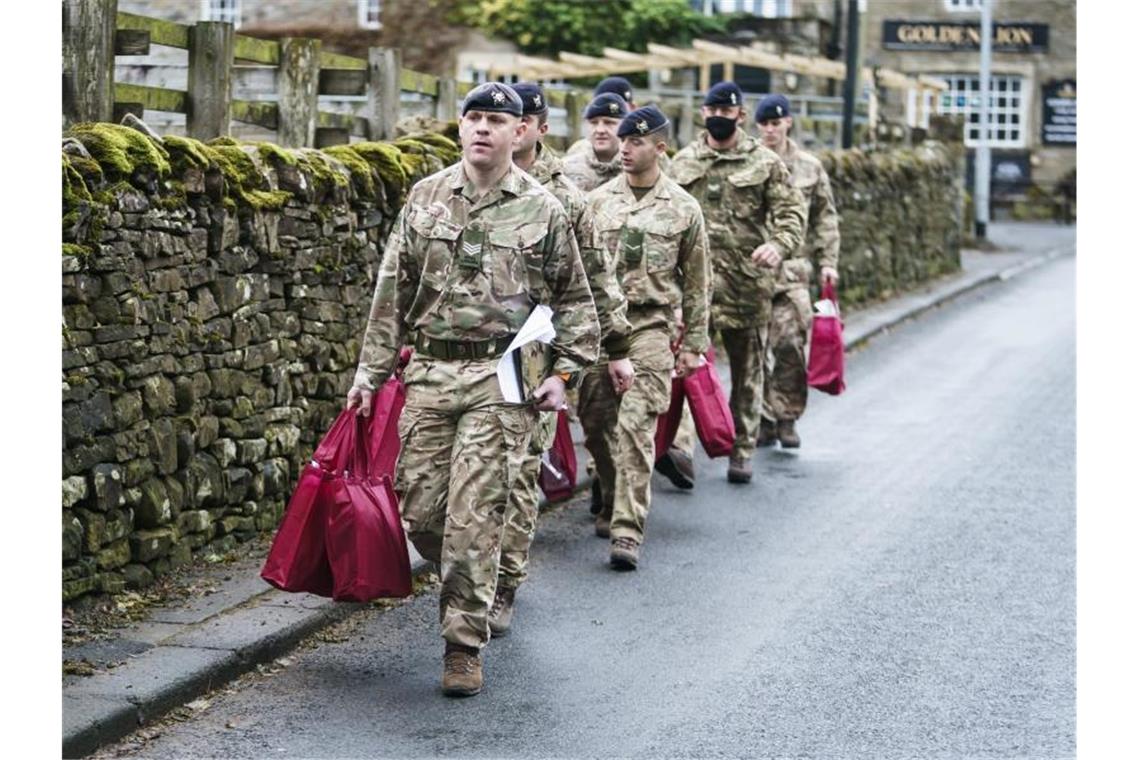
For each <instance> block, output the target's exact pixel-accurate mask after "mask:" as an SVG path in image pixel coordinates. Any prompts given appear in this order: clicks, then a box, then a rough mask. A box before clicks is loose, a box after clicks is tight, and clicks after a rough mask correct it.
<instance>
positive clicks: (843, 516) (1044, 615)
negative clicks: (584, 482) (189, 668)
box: [101, 258, 1076, 758]
mask: <svg viewBox="0 0 1140 760" xmlns="http://www.w3.org/2000/svg"><path fill="white" fill-rule="evenodd" d="M1074 270H1075V267H1074V261H1073V259H1072V258H1063V259H1060V260H1058V261H1056V262H1054V263H1051V264H1049V265H1046V266H1045V267H1042V268H1041V269H1038V270H1036V271H1033V272H1030V273H1028V274H1025V275H1023V276H1022V277H1019V278H1017V279H1015V280H1012V281H1010V282H1008V283H1005V284H1003V285H1000V286H994V287H990V288H987V289H984V290H982V291H980V292H978V293H976V294H974V295H972V296H969V297H967V298H966V299H963V300H960V301H958V302H956V303H954V304H953V305H950V306H948V307H944V308H942V309H939V310H936V311H935V312H932V313H928V314H927V315H925V316H923V317H922V318H921V319H919V320H916V321H914V322H912V323H909V324H907V325H905V326H903V327H902V328H900V329H897V330H894V331H893V332H892V333H891V334H889V335H887V336H883V337H880V338H878V339H876V340H875V341H873V342H872V343H871V344H870V345H869V346H868V347H866V348H865V349H864V350H863V351H861V352H860V353H858V354H857V355H855V356H853V357H849V363H848V386H849V388H848V391H847V392H846V393H845V394H843V395H842V396H840V397H838V398H832V397H827V396H823V395H820V394H816V393H814V392H813V395H812V398H811V400H810V403H809V406H808V414H807V416H806V417H805V418H804V420H803V421H802V423H801V425H800V428H801V435H802V437H803V439H804V447H803V448H802V449H800V450H799V451H798V452H783V451H780V450H775V451H773V450H764V451H762V452H760V453H758V454H757V461H756V474H755V480H754V482H753V484H752V485H751V486H733V485H730V484H728V483H727V482H725V480H724V470H725V462H724V460H718V461H715V462H710V461H708V460H702V461H699V463H698V466H699V482H698V484H697V488H696V490H695V491H694V492H692V493H681V492H677V491H674V490H672V488H671V487H670V486H668V485H667V484H665V483H664V482H663V481H662V482H659V483H655V486H656V490H655V494H654V504H653V510H652V513H651V515H650V519H649V528H648V537H647V543H646V546H645V548H644V551H643V555H642V567H641V569H639V570H638V571H637V572H635V573H620V574H619V573H615V572H612V571H610V570H609V569H608V567H607V564H606V557H607V543H606V542H605V541H603V540H601V539H598V538H595V537H594V536H593V532H592V522H591V520H590V518H589V515H588V511H587V509H586V508H585V505H584V504H583V503H582V502H578V503H576V504H574V505H571V506H569V507H566V508H563V509H561V510H558V511H556V512H554V513H551V514H549V515H547V516H545V518H544V519H543V521H542V522H541V524H540V529H539V539H538V541H537V543H536V547H535V551H534V562H533V570H532V578H531V581H530V582H529V583H528V584H527V585H525V586H524V587H523V590H522V591H521V592H520V595H519V601H518V607H517V609H518V612H517V615H516V620H515V625H514V628H513V630H512V631H511V633H510V634H509V636H508V637H506V638H504V639H499V640H495V641H493V642H492V643H491V644H490V646H489V647H488V649H487V651H486V674H487V687H486V689H485V691H484V693H483V694H481V695H479V696H477V697H474V698H471V699H466V700H449V699H446V698H444V697H442V696H441V695H440V693H439V679H440V674H441V657H442V651H443V643H442V641H441V640H440V639H439V638H438V634H437V627H436V616H437V596H436V594H434V593H427V594H424V595H421V596H420V597H419V598H417V599H415V600H414V601H412V602H410V603H408V604H405V605H404V606H401V607H399V608H396V609H394V610H391V611H388V612H381V611H376V612H372V611H369V612H368V613H366V614H365V615H364V616H363V617H362V619H361V621H360V624H359V625H358V626H357V628H356V629H355V630H354V631H353V632H352V636H351V638H350V639H349V640H348V641H345V642H343V643H330V644H323V645H321V646H320V647H318V648H317V649H314V650H311V651H303V652H300V653H298V654H297V656H296V657H295V659H294V662H293V664H292V665H291V666H290V667H288V668H286V669H284V670H283V671H281V672H280V673H278V674H277V675H274V676H272V677H267V678H261V679H257V680H256V681H255V683H253V684H252V685H249V686H246V687H245V688H242V689H239V690H237V691H236V692H235V693H232V694H227V695H222V696H219V697H216V698H214V699H213V701H212V703H211V705H210V707H209V708H208V709H206V710H204V711H202V712H201V714H199V715H197V716H196V717H195V718H194V719H192V720H189V721H186V722H183V723H178V724H175V725H173V726H168V727H167V728H165V729H163V731H162V733H161V734H160V735H159V736H158V737H157V738H155V739H154V740H152V741H151V742H149V743H148V744H146V745H145V746H143V747H141V748H137V747H133V746H132V745H120V746H119V747H117V748H108V750H105V754H106V755H107V756H110V755H114V754H119V753H121V754H126V755H127V756H139V757H144V756H145V757H161V758H174V757H195V758H202V757H242V758H267V757H320V758H331V757H380V756H385V757H425V756H449V757H451V756H455V757H458V756H463V757H611V756H625V757H676V756H686V757H749V758H757V757H799V758H914V757H922V758H950V757H953V758H964V757H969V758H979V757H991V758H1010V757H1032V758H1054V757H1072V756H1073V755H1074V752H1075V739H1074V732H1075V728H1074V723H1075V701H1074V700H1075V685H1074V680H1075V654H1074V638H1075V627H1076V626H1075V580H1074V562H1075V540H1074V528H1075V506H1074V505H1075V459H1074V457H1075V417H1074V414H1075V408H1074V407H1075V403H1074V383H1075V350H1074V342H1075V335H1074V291H1073V280H1074V273H1075V272H1074ZM227 726H229V727H227ZM101 754H103V753H101Z"/></svg>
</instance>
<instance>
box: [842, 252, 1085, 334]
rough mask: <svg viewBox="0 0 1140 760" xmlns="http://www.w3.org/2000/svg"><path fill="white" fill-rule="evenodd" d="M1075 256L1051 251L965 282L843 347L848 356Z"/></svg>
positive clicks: (864, 331)
mask: <svg viewBox="0 0 1140 760" xmlns="http://www.w3.org/2000/svg"><path fill="white" fill-rule="evenodd" d="M1074 253H1075V251H1074V249H1073V248H1071V247H1068V246H1066V247H1063V248H1055V249H1053V250H1051V251H1047V252H1045V253H1042V254H1040V255H1037V256H1033V257H1032V258H1029V259H1026V260H1025V261H1022V262H1019V263H1017V264H1014V265H1013V266H1011V267H1007V268H1006V269H1002V270H999V271H997V272H992V273H990V274H986V275H981V276H979V277H976V278H973V279H968V280H965V281H963V282H961V283H959V284H958V285H957V287H953V288H949V289H947V290H945V291H943V292H940V293H936V294H933V295H932V296H931V297H930V298H928V299H926V300H925V301H922V302H920V303H918V304H916V305H915V306H914V308H912V309H908V310H906V311H905V312H903V313H901V314H899V315H897V316H894V317H890V318H887V319H884V320H881V321H879V322H877V323H875V324H872V325H870V326H868V327H867V328H865V329H862V330H857V331H854V332H853V333H852V332H846V331H845V333H844V341H843V347H844V349H845V350H846V351H848V352H850V351H854V350H855V349H858V348H862V347H863V346H864V345H866V344H867V342H868V341H870V340H871V339H872V338H874V337H876V336H878V335H881V334H883V333H885V332H887V331H889V330H890V329H891V328H893V327H897V326H898V325H900V324H902V323H903V322H907V321H910V320H912V319H915V318H916V317H919V316H922V315H923V314H925V313H926V312H928V311H930V310H931V309H936V308H938V307H939V306H944V305H945V304H948V303H950V302H952V301H954V300H956V299H958V298H961V297H962V296H965V295H967V294H969V293H972V292H974V291H976V290H978V289H980V288H983V287H985V286H987V285H993V284H995V283H999V282H1005V281H1007V280H1010V279H1013V278H1014V277H1017V276H1019V275H1022V274H1025V273H1026V272H1029V271H1032V270H1034V269H1037V268H1038V267H1040V266H1043V265H1045V264H1048V263H1049V262H1051V261H1055V260H1056V259H1059V258H1061V257H1062V256H1066V255H1073V254H1074Z"/></svg>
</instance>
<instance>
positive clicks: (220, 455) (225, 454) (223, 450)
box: [210, 438, 237, 467]
mask: <svg viewBox="0 0 1140 760" xmlns="http://www.w3.org/2000/svg"><path fill="white" fill-rule="evenodd" d="M210 453H212V454H213V455H214V457H215V458H216V459H217V460H218V464H220V465H221V466H222V467H229V466H230V465H231V464H232V463H233V461H234V460H235V459H236V458H237V444H235V443H234V441H233V439H231V438H219V439H218V440H216V441H214V445H213V446H211V447H210Z"/></svg>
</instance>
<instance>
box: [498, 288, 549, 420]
mask: <svg viewBox="0 0 1140 760" xmlns="http://www.w3.org/2000/svg"><path fill="white" fill-rule="evenodd" d="M553 316H554V311H553V309H551V308H550V307H549V306H547V305H546V304H544V303H540V304H539V305H538V306H535V307H534V311H532V312H531V313H530V316H529V317H527V318H526V322H525V323H523V326H522V329H521V330H519V332H518V335H516V336H515V339H514V340H512V341H511V345H510V347H509V348H507V352H506V353H505V354H503V358H501V359H499V366H498V367H497V369H496V371H497V373H498V375H499V389H500V390H501V391H502V392H503V399H505V400H506V401H507V403H509V404H521V403H522V402H523V398H522V391H521V388H522V379H521V378H520V377H519V372H518V369H517V368H516V367H515V358H514V352H515V351H517V350H518V348H519V347H520V346H525V345H526V344H527V343H530V342H531V341H534V340H537V341H538V342H539V343H550V342H551V341H552V340H554V336H555V332H554V322H552V321H551V317H553Z"/></svg>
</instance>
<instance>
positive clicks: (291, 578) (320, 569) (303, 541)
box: [261, 410, 356, 596]
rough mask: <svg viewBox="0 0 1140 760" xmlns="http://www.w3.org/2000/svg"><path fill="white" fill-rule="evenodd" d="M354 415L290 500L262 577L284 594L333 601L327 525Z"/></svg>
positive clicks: (333, 434)
mask: <svg viewBox="0 0 1140 760" xmlns="http://www.w3.org/2000/svg"><path fill="white" fill-rule="evenodd" d="M355 416H356V415H355V413H353V412H351V411H350V410H345V411H343V412H341V413H340V416H339V417H337V418H336V421H335V422H333V424H332V427H331V428H329V431H328V432H327V433H325V437H324V438H323V439H321V442H320V444H319V445H318V446H317V450H316V452H314V453H313V458H312V459H311V460H310V461H309V463H308V464H306V465H305V467H304V469H303V470H302V471H301V477H300V479H298V481H297V487H296V489H294V491H293V496H292V497H291V498H290V499H289V506H288V508H287V509H286V511H285V519H284V520H282V521H281V527H279V528H278V529H277V535H276V536H274V538H273V545H272V546H270V548H269V556H267V557H266V558H265V565H264V566H263V567H262V568H261V577H262V578H264V579H265V580H266V581H267V582H269V583H270V584H272V585H274V586H276V587H277V588H279V589H282V590H284V591H307V592H309V593H311V594H318V595H320V596H332V590H333V578H332V568H331V567H330V566H329V561H328V554H327V553H326V550H325V526H326V525H327V523H328V516H329V505H330V504H331V503H332V500H333V491H332V485H333V477H334V474H333V473H334V472H335V471H336V469H337V464H338V462H337V460H338V458H340V459H343V455H344V454H345V453H346V449H345V443H347V439H348V437H349V436H350V435H351V431H352V428H353V426H354V424H355V422H354V419H353V418H354V417H355Z"/></svg>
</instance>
